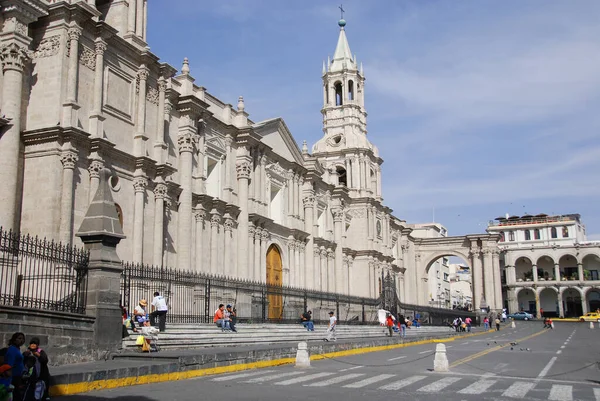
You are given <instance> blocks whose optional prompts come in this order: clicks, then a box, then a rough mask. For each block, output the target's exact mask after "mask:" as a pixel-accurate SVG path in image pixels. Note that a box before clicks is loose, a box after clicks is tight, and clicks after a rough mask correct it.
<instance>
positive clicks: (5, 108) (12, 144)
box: [0, 43, 29, 230]
mask: <svg viewBox="0 0 600 401" xmlns="http://www.w3.org/2000/svg"><path fill="white" fill-rule="evenodd" d="M0 60H2V70H3V71H4V80H3V82H2V85H3V86H2V110H1V111H2V114H4V115H5V116H6V118H10V119H11V125H10V126H9V127H8V129H7V130H6V131H5V132H4V133H3V134H2V135H1V136H0V182H1V183H2V191H1V192H0V204H2V207H0V226H2V227H3V228H4V229H5V230H10V229H15V230H18V229H19V220H20V219H19V216H17V214H18V210H19V206H18V203H19V202H20V198H21V194H20V191H19V178H18V177H19V165H20V162H19V155H20V152H21V106H22V104H21V102H22V100H21V99H22V92H23V69H24V67H25V63H27V62H28V61H29V56H28V51H27V48H26V47H21V46H20V45H19V44H17V43H10V44H8V45H5V46H3V47H2V48H1V49H0Z"/></svg>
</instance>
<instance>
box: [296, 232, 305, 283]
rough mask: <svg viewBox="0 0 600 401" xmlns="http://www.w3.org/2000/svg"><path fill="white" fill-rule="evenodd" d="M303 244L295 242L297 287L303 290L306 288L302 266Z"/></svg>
mask: <svg viewBox="0 0 600 401" xmlns="http://www.w3.org/2000/svg"><path fill="white" fill-rule="evenodd" d="M301 246H302V244H301V242H300V241H298V240H296V241H295V242H294V265H295V267H296V285H297V286H298V287H299V288H302V287H303V286H304V280H303V279H302V274H303V273H304V272H303V269H302V266H301V264H300V260H301V259H300V248H301Z"/></svg>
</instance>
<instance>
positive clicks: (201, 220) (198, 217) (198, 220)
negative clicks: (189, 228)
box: [194, 210, 206, 224]
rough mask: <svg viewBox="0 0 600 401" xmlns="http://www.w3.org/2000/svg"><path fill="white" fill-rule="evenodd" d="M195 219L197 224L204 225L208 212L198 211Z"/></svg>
mask: <svg viewBox="0 0 600 401" xmlns="http://www.w3.org/2000/svg"><path fill="white" fill-rule="evenodd" d="M194 217H195V218H196V223H199V224H202V223H204V218H205V217H206V211H204V210H196V212H195V213H194Z"/></svg>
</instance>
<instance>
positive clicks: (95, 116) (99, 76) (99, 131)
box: [89, 39, 107, 138]
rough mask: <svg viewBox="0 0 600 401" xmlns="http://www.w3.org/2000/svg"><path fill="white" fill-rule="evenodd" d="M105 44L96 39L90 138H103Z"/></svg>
mask: <svg viewBox="0 0 600 401" xmlns="http://www.w3.org/2000/svg"><path fill="white" fill-rule="evenodd" d="M106 49H107V46H106V42H104V41H103V40H102V39H96V43H95V50H96V70H95V71H94V104H93V106H92V112H91V113H90V119H89V131H90V135H91V136H92V138H102V137H103V131H104V128H103V124H102V123H103V122H104V116H103V115H102V91H103V88H104V52H105V51H106Z"/></svg>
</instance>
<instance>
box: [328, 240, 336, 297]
mask: <svg viewBox="0 0 600 401" xmlns="http://www.w3.org/2000/svg"><path fill="white" fill-rule="evenodd" d="M335 287H336V285H335V253H334V252H333V251H332V250H331V249H328V250H327V292H335Z"/></svg>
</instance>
